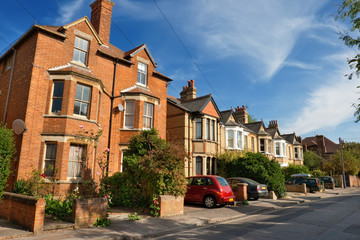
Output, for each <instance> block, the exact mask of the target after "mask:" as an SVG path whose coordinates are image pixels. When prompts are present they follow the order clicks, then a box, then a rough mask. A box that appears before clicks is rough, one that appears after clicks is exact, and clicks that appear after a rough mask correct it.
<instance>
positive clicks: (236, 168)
mask: <svg viewBox="0 0 360 240" xmlns="http://www.w3.org/2000/svg"><path fill="white" fill-rule="evenodd" d="M226 173H227V174H226V177H246V178H251V179H253V180H255V181H257V182H259V183H263V184H266V185H267V186H268V189H269V191H274V192H275V194H276V195H277V196H278V197H283V196H285V193H286V189H285V179H284V175H283V173H282V171H281V168H280V165H279V163H277V162H274V161H270V160H269V159H268V158H267V157H265V156H264V155H263V154H261V153H251V152H248V153H246V154H245V156H244V157H238V158H236V159H233V160H232V161H229V162H228V164H226Z"/></svg>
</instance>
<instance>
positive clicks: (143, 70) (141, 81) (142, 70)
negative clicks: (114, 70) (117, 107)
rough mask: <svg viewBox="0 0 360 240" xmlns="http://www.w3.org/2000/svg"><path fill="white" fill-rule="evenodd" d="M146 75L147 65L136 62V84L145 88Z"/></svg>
mask: <svg viewBox="0 0 360 240" xmlns="http://www.w3.org/2000/svg"><path fill="white" fill-rule="evenodd" d="M147 73H148V65H147V64H145V63H142V62H138V76H137V82H138V84H140V85H143V86H147ZM142 77H143V78H142Z"/></svg>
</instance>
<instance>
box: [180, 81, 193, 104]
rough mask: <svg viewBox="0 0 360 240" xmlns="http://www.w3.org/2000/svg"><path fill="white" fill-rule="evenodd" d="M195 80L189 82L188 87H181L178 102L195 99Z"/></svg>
mask: <svg viewBox="0 0 360 240" xmlns="http://www.w3.org/2000/svg"><path fill="white" fill-rule="evenodd" d="M194 82H195V80H189V81H188V85H187V86H184V87H183V90H182V91H181V93H180V100H181V101H186V100H191V99H195V98H196V87H195V86H194Z"/></svg>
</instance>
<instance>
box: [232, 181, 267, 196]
mask: <svg viewBox="0 0 360 240" xmlns="http://www.w3.org/2000/svg"><path fill="white" fill-rule="evenodd" d="M227 180H228V182H229V184H230V186H231V188H232V190H233V192H236V191H237V184H238V183H247V184H248V186H247V195H248V198H253V199H254V200H258V199H259V198H260V197H265V196H267V195H268V189H267V186H266V185H265V184H260V183H258V182H256V181H254V180H252V179H250V178H242V177H232V178H228V179H227Z"/></svg>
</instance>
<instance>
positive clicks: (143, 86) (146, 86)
mask: <svg viewBox="0 0 360 240" xmlns="http://www.w3.org/2000/svg"><path fill="white" fill-rule="evenodd" d="M135 85H136V86H138V87H140V88H144V89H145V90H150V89H149V87H148V85H144V84H142V83H139V82H136V83H135Z"/></svg>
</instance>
